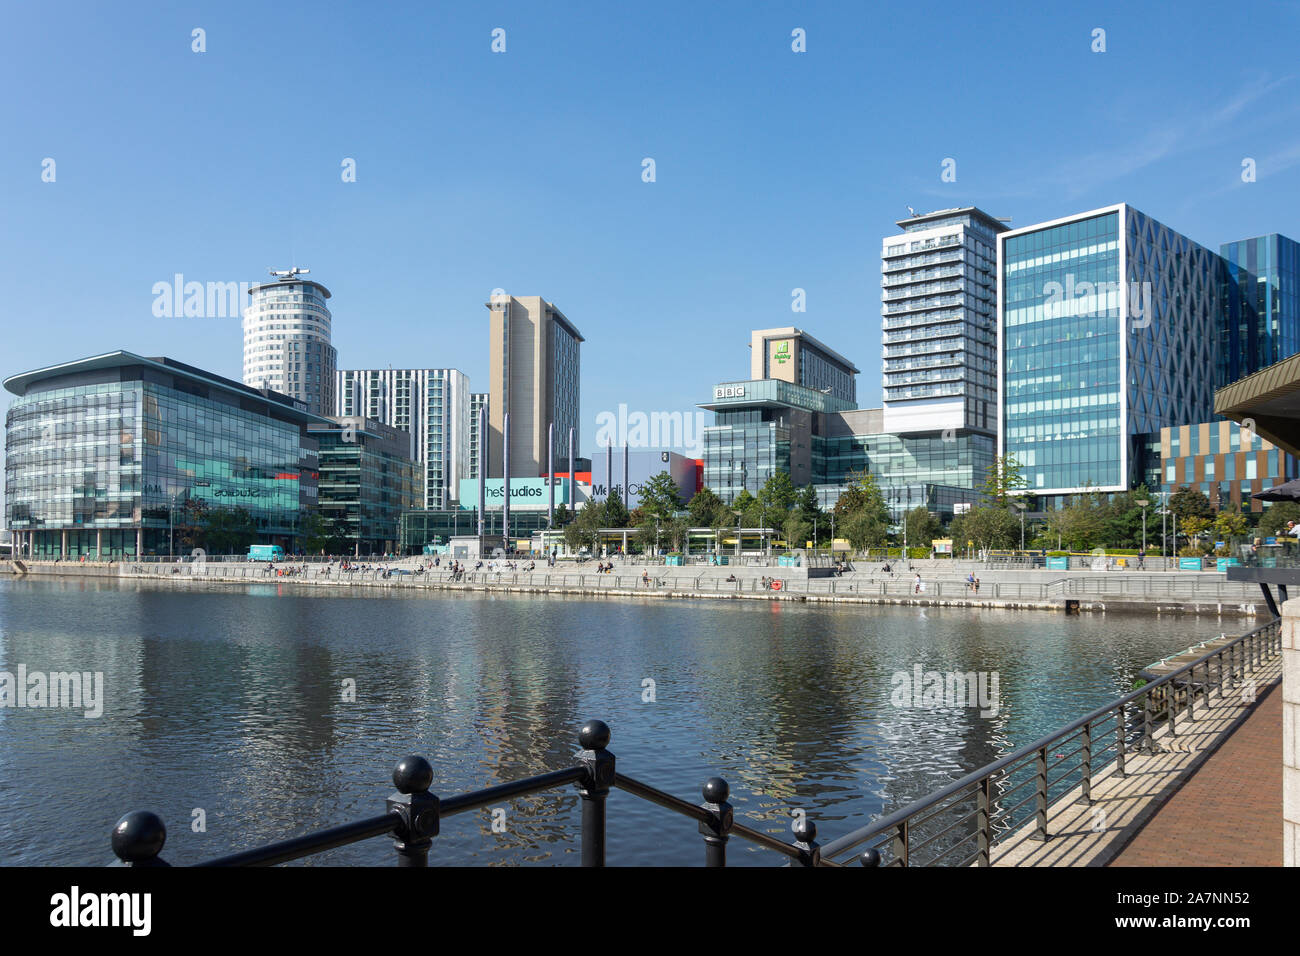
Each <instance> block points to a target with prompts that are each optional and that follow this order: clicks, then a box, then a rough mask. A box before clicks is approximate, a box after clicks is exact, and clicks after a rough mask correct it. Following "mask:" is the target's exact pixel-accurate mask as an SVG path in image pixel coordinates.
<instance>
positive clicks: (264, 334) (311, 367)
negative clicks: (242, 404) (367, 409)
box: [244, 269, 338, 415]
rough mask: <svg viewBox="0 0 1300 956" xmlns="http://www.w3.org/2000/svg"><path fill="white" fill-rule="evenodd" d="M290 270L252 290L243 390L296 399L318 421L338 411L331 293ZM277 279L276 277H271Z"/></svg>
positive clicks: (246, 319) (246, 315) (247, 311)
mask: <svg viewBox="0 0 1300 956" xmlns="http://www.w3.org/2000/svg"><path fill="white" fill-rule="evenodd" d="M306 271H307V270H305V269H302V270H299V269H290V270H288V271H287V272H285V273H281V274H279V275H280V278H278V279H277V280H276V281H274V282H264V283H262V284H260V285H255V286H253V287H252V288H251V289H249V290H248V294H249V296H250V297H251V298H250V300H249V305H248V308H246V309H245V310H244V384H245V385H249V386H252V387H253V388H270V389H273V390H275V391H277V392H281V393H283V394H285V395H289V396H291V397H293V398H296V399H297V400H298V401H300V402H303V403H305V404H306V406H307V411H309V412H310V413H311V414H313V415H330V414H332V413H333V411H334V371H335V369H336V367H337V366H338V352H337V351H336V350H335V348H334V346H332V345H331V344H330V322H331V316H330V310H329V309H328V308H326V307H325V300H326V299H328V298H329V297H330V292H329V289H327V288H325V287H324V286H323V285H321V284H320V283H319V282H312V281H311V280H308V279H303V278H301V276H302V274H303V273H304V272H306ZM272 275H276V273H272Z"/></svg>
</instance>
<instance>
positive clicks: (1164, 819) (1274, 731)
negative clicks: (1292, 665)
mask: <svg viewBox="0 0 1300 956" xmlns="http://www.w3.org/2000/svg"><path fill="white" fill-rule="evenodd" d="M1109 865H1110V866H1281V865H1282V691H1281V688H1280V687H1279V686H1278V685H1273V686H1271V687H1268V688H1267V689H1265V690H1262V691H1261V693H1260V697H1259V701H1258V703H1257V704H1256V706H1255V708H1254V710H1253V711H1252V712H1251V714H1250V716H1249V717H1248V718H1247V719H1246V721H1245V722H1244V723H1242V725H1241V726H1240V727H1238V728H1237V729H1236V731H1234V732H1233V734H1232V736H1230V737H1229V738H1228V739H1227V740H1225V741H1224V742H1223V744H1222V745H1221V746H1220V747H1219V748H1218V749H1217V750H1216V751H1214V752H1213V753H1212V754H1210V756H1209V757H1208V758H1207V759H1206V761H1205V763H1204V764H1202V765H1201V766H1200V768H1198V769H1197V771H1196V773H1194V774H1193V775H1192V776H1191V777H1190V778H1189V779H1188V780H1187V781H1186V782H1185V783H1184V784H1183V785H1182V786H1181V787H1180V788H1179V789H1178V790H1177V791H1176V792H1175V793H1174V794H1173V796H1171V797H1169V799H1168V801H1167V802H1166V803H1165V804H1164V805H1163V806H1162V807H1161V808H1160V809H1159V810H1157V811H1156V812H1155V814H1154V815H1153V816H1152V818H1151V819H1150V820H1149V821H1148V822H1147V823H1146V824H1145V825H1144V826H1143V827H1142V829H1141V830H1139V831H1138V832H1137V835H1136V836H1134V837H1133V839H1132V840H1130V841H1129V843H1128V844H1127V845H1126V846H1125V847H1124V848H1123V849H1122V850H1120V851H1119V855H1118V856H1117V857H1116V858H1115V859H1114V860H1112V861H1111V862H1110V864H1109Z"/></svg>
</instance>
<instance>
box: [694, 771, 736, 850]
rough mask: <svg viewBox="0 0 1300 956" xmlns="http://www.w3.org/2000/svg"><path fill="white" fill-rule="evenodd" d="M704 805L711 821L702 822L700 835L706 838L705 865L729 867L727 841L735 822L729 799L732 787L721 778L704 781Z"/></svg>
mask: <svg viewBox="0 0 1300 956" xmlns="http://www.w3.org/2000/svg"><path fill="white" fill-rule="evenodd" d="M703 795H704V803H703V804H701V806H702V807H703V808H704V809H705V810H706V811H707V812H708V814H709V819H708V820H701V821H700V833H701V834H702V835H703V837H704V865H705V866H726V865H727V840H729V839H730V838H731V825H732V823H734V822H735V815H734V813H733V812H732V808H731V804H730V803H728V802H727V797H729V796H730V795H731V787H730V786H729V785H728V784H727V781H725V780H723V779H722V778H721V777H710V778H709V779H708V780H706V781H704V791H703Z"/></svg>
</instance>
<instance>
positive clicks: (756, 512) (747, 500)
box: [731, 489, 763, 528]
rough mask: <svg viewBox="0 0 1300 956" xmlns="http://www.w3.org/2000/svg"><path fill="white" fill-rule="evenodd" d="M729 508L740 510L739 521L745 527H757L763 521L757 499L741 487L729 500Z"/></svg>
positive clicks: (761, 507) (761, 508)
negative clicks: (730, 500) (733, 497)
mask: <svg viewBox="0 0 1300 956" xmlns="http://www.w3.org/2000/svg"><path fill="white" fill-rule="evenodd" d="M731 510H732V511H739V512H740V521H741V524H743V525H744V526H745V527H747V528H757V527H759V526H760V525H761V524H762V523H763V506H762V505H761V504H759V503H758V499H757V498H755V497H754V496H753V495H751V494H750V493H749V490H748V489H743V490H742V491H741V492H740V494H738V495H736V497H735V500H733V501H732V502H731Z"/></svg>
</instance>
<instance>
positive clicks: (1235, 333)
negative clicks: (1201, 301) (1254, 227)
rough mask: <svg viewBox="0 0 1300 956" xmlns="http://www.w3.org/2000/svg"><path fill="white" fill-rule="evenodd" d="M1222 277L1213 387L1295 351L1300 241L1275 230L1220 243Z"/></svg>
mask: <svg viewBox="0 0 1300 956" xmlns="http://www.w3.org/2000/svg"><path fill="white" fill-rule="evenodd" d="M1219 255H1220V256H1221V257H1222V258H1223V260H1224V263H1225V265H1224V268H1225V270H1226V274H1227V281H1226V282H1225V283H1224V284H1223V301H1222V309H1223V311H1222V322H1221V325H1220V328H1219V336H1218V345H1219V354H1218V361H1217V364H1216V369H1215V386H1216V387H1217V388H1223V387H1224V386H1226V385H1231V384H1232V383H1233V382H1235V381H1237V380H1238V379H1242V378H1245V377H1246V376H1247V375H1251V374H1253V373H1255V372H1258V371H1259V370H1260V369H1262V368H1266V367H1268V366H1269V365H1274V364H1276V363H1278V362H1280V361H1282V360H1283V359H1286V358H1290V357H1291V356H1292V355H1295V354H1296V353H1297V352H1300V243H1297V242H1296V241H1295V240H1293V239H1288V238H1287V237H1286V236H1281V235H1278V234H1277V233H1274V234H1272V235H1269V236H1257V237H1256V238H1254V239H1241V240H1239V241H1237V242H1225V243H1224V244H1223V245H1221V246H1220V247H1219Z"/></svg>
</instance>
